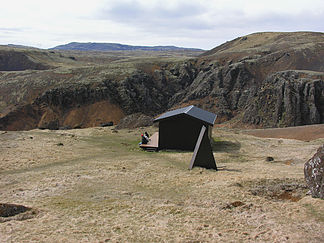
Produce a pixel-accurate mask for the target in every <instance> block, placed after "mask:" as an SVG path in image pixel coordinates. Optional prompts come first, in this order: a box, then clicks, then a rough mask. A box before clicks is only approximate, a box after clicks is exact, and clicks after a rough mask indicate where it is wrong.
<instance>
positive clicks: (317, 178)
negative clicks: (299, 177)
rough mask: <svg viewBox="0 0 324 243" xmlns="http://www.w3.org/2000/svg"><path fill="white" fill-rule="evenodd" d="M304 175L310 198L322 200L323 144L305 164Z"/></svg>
mask: <svg viewBox="0 0 324 243" xmlns="http://www.w3.org/2000/svg"><path fill="white" fill-rule="evenodd" d="M304 175H305V180H306V184H307V186H308V187H309V189H310V192H311V194H312V197H315V198H321V199H324V144H323V145H322V146H321V147H319V148H318V150H317V152H316V153H315V154H314V156H313V157H312V158H311V159H310V160H308V161H307V162H306V163H305V166H304Z"/></svg>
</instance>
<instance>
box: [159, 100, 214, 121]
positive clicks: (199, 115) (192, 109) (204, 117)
mask: <svg viewBox="0 0 324 243" xmlns="http://www.w3.org/2000/svg"><path fill="white" fill-rule="evenodd" d="M182 114H185V115H188V116H191V117H193V118H196V119H198V120H201V121H203V122H205V123H207V124H208V125H211V126H213V125H214V123H215V120H216V117H217V115H215V114H214V113H211V112H209V111H205V110H203V109H200V108H198V107H196V106H193V105H191V106H187V107H184V108H180V109H176V110H173V111H168V112H166V113H164V114H162V115H161V116H159V117H158V118H156V119H155V120H154V122H158V121H161V120H164V119H168V118H170V117H174V116H179V115H182Z"/></svg>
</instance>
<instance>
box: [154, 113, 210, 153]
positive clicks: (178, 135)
mask: <svg viewBox="0 0 324 243" xmlns="http://www.w3.org/2000/svg"><path fill="white" fill-rule="evenodd" d="M202 125H204V124H203V123H202V122H201V121H199V120H198V119H194V118H191V117H189V116H186V115H179V116H176V117H171V118H169V119H165V120H162V121H160V122H159V149H180V150H189V151H193V150H194V148H195V145H196V142H197V139H198V136H199V133H200V130H201V127H202ZM205 126H206V124H205ZM207 128H208V130H209V129H211V127H210V126H208V125H207Z"/></svg>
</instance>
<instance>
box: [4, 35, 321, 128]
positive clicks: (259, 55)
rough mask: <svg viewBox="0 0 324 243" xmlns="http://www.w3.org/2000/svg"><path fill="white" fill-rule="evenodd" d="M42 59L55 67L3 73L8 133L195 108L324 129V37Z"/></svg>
mask: <svg viewBox="0 0 324 243" xmlns="http://www.w3.org/2000/svg"><path fill="white" fill-rule="evenodd" d="M43 52H46V55H48V57H49V59H50V60H51V62H49V61H46V62H45V61H44V63H46V64H47V65H50V66H52V67H53V68H52V69H48V70H38V71H37V70H25V71H16V72H4V71H3V72H0V113H1V115H2V117H1V118H0V129H2V130H17V129H18V130H19V129H31V128H35V127H40V128H52V129H57V128H59V127H71V128H73V127H90V126H98V125H100V124H101V123H104V122H108V121H113V122H114V123H118V122H119V120H120V119H121V118H123V117H124V116H126V115H129V114H133V113H138V112H141V113H144V114H147V115H151V116H154V115H157V114H159V113H161V112H164V111H166V110H167V109H171V108H173V107H179V106H184V105H188V104H195V105H198V106H200V107H202V108H204V109H206V110H209V111H212V112H215V113H217V114H218V122H227V121H229V123H230V124H231V126H232V125H236V126H242V125H243V126H246V125H247V126H259V127H277V126H295V125H305V124H316V123H323V122H324V108H323V107H324V98H323V97H324V88H323V87H324V34H323V33H312V32H296V33H256V34H252V35H248V36H244V37H240V38H237V39H235V40H233V41H230V42H227V43H225V44H223V45H221V46H219V47H216V48H214V49H212V50H210V51H208V52H206V53H204V54H202V55H201V56H199V57H193V56H192V53H187V55H186V54H185V53H183V52H180V53H172V52H165V53H164V52H159V53H156V52H155V53H153V52H109V53H88V52H54V51H43Z"/></svg>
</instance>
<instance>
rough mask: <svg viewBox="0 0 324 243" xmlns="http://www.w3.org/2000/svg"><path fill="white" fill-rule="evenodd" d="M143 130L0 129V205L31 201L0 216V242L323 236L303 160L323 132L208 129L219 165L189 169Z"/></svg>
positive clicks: (184, 159)
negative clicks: (289, 135) (16, 212)
mask: <svg viewBox="0 0 324 243" xmlns="http://www.w3.org/2000/svg"><path fill="white" fill-rule="evenodd" d="M154 130H156V128H150V129H149V131H150V132H153V131H154ZM141 132H142V131H141V130H130V131H129V130H122V131H119V132H118V133H113V130H112V129H111V128H89V129H82V130H68V131H48V130H32V131H28V132H6V133H5V132H0V203H15V204H22V205H25V206H28V207H31V208H33V209H34V211H33V212H34V214H33V215H32V216H30V215H29V216H28V217H20V218H19V217H18V218H17V217H16V218H15V217H13V218H12V219H11V218H7V219H5V220H4V218H3V217H0V242H200V241H201V242H264V241H268V242H323V239H324V231H323V228H324V214H323V212H324V201H323V200H320V199H313V198H311V197H310V196H306V192H307V189H305V188H304V186H303V185H304V179H303V178H304V175H303V165H304V163H305V162H306V161H307V160H308V159H309V158H310V157H311V156H312V155H313V154H314V153H315V151H316V149H317V148H318V147H319V146H320V145H321V144H323V143H324V139H317V140H314V141H310V142H302V141H297V140H288V139H274V138H273V139H269V138H256V137H252V136H249V135H246V134H244V133H241V131H239V130H226V129H215V130H214V134H213V136H214V138H215V144H214V156H215V159H216V162H217V165H218V166H219V168H220V170H219V171H217V172H216V171H210V170H205V169H202V168H194V169H193V170H192V171H189V170H187V167H188V165H189V162H190V158H191V155H192V153H190V152H177V151H171V152H159V153H154V152H151V153H150V152H143V151H141V150H139V149H138V147H137V143H138V140H139V134H140V133H141ZM267 156H271V157H273V158H274V161H272V162H267V161H266V160H265V158H266V157H267Z"/></svg>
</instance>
